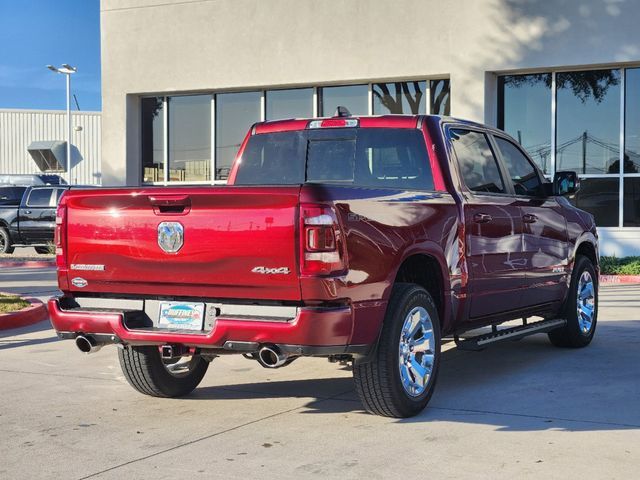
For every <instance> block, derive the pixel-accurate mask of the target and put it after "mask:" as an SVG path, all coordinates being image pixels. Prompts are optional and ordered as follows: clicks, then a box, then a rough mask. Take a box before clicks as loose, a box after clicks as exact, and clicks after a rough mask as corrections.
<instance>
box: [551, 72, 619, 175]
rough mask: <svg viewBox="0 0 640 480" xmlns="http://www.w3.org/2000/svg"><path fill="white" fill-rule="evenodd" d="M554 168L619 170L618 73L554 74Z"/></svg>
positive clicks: (596, 170)
mask: <svg viewBox="0 0 640 480" xmlns="http://www.w3.org/2000/svg"><path fill="white" fill-rule="evenodd" d="M556 84H557V105H558V112H557V118H558V120H557V122H558V126H557V134H556V137H557V141H556V169H557V170H574V171H576V172H578V173H588V174H598V173H600V174H602V173H618V172H619V171H620V158H619V157H620V71H619V70H591V71H588V72H563V73H558V74H557V75H556Z"/></svg>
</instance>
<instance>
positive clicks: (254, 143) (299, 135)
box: [235, 131, 307, 185]
mask: <svg viewBox="0 0 640 480" xmlns="http://www.w3.org/2000/svg"><path fill="white" fill-rule="evenodd" d="M306 141H307V140H306V135H305V132H304V131H295V132H281V133H267V134H264V135H253V136H252V137H251V138H250V140H249V142H248V143H247V146H246V148H245V150H244V152H243V154H242V159H241V161H240V164H239V167H238V172H237V174H236V181H235V184H236V185H295V184H300V183H302V182H303V179H304V160H303V159H304V155H305V148H306Z"/></svg>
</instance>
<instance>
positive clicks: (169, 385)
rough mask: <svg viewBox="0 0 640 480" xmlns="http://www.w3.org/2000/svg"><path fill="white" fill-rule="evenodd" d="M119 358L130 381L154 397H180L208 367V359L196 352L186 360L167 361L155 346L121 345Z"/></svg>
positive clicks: (199, 379)
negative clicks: (181, 361)
mask: <svg viewBox="0 0 640 480" xmlns="http://www.w3.org/2000/svg"><path fill="white" fill-rule="evenodd" d="M118 358H119V360H120V367H121V368H122V373H123V374H124V376H125V378H126V379H127V381H128V382H129V384H130V385H131V386H132V387H133V388H135V389H136V390H137V391H139V392H140V393H143V394H145V395H150V396H152V397H165V398H166V397H181V396H183V395H187V394H189V393H191V392H192V391H193V390H194V389H195V388H196V387H197V386H198V385H199V384H200V382H201V381H202V378H203V377H204V374H205V373H206V372H207V368H209V362H207V361H206V360H205V359H203V358H202V357H201V356H199V355H193V356H192V357H191V358H190V360H189V361H188V362H185V363H180V362H178V363H173V364H171V363H165V361H163V359H162V357H161V356H160V351H159V349H158V347H156V346H138V347H133V346H128V347H125V348H118ZM178 367H179V368H178Z"/></svg>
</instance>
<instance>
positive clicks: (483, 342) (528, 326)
mask: <svg viewBox="0 0 640 480" xmlns="http://www.w3.org/2000/svg"><path fill="white" fill-rule="evenodd" d="M566 324H567V321H566V320H565V319H562V318H558V319H554V320H541V321H539V322H535V323H526V321H525V323H524V325H520V326H517V327H512V328H504V329H502V330H498V329H497V328H496V327H495V326H494V327H493V331H492V332H491V333H485V334H482V335H478V336H475V337H469V338H460V337H459V336H458V335H455V336H454V337H453V338H454V340H455V342H456V346H457V347H458V348H459V349H460V350H472V351H478V350H482V349H484V348H485V347H487V346H489V345H491V344H492V343H497V342H502V341H504V340H519V339H521V338H523V337H527V336H529V335H533V334H534V333H545V332H550V331H551V330H555V329H556V328H560V327H564V326H565V325H566Z"/></svg>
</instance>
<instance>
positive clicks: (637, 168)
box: [624, 68, 640, 218]
mask: <svg viewBox="0 0 640 480" xmlns="http://www.w3.org/2000/svg"><path fill="white" fill-rule="evenodd" d="M625 90H626V94H625V97H624V101H625V111H624V114H625V122H624V127H625V128H624V131H625V134H624V173H640V68H628V69H627V71H626V78H625ZM625 188H626V187H625ZM626 196H627V195H626V190H625V199H626ZM625 202H626V200H625ZM625 209H626V207H625ZM625 218H626V215H625Z"/></svg>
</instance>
